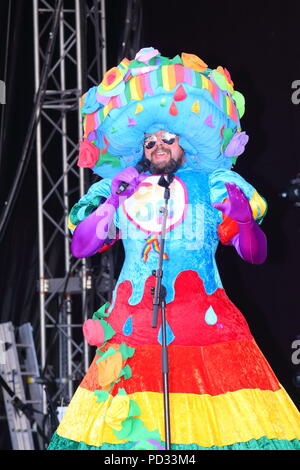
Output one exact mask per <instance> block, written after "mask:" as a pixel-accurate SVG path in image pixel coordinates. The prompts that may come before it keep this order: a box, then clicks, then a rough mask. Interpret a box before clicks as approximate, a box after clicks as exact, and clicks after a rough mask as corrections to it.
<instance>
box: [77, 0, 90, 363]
mask: <svg viewBox="0 0 300 470" xmlns="http://www.w3.org/2000/svg"><path fill="white" fill-rule="evenodd" d="M75 8H76V54H77V89H78V90H79V95H78V136H79V140H81V139H82V117H81V114H80V98H81V95H82V94H83V90H82V37H81V28H80V4H79V0H75ZM79 186H80V196H81V197H82V196H83V195H84V193H85V184H84V169H83V168H80V169H79ZM81 275H82V303H81V305H82V314H83V318H82V320H83V322H84V321H85V320H86V319H87V309H86V305H87V302H86V300H87V262H86V259H82V262H81ZM83 347H84V370H85V372H86V371H87V370H88V368H89V345H88V343H87V341H84V346H83Z"/></svg>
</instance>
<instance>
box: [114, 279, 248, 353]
mask: <svg viewBox="0 0 300 470" xmlns="http://www.w3.org/2000/svg"><path fill="white" fill-rule="evenodd" d="M154 286H155V278H154V276H150V277H149V278H148V279H147V280H146V283H145V289H144V294H143V298H142V300H141V302H140V303H138V304H137V305H129V304H128V300H129V298H130V296H131V293H132V286H131V283H130V281H125V282H123V283H121V284H120V285H119V286H118V289H117V297H116V301H115V307H114V308H113V310H112V312H111V314H110V317H109V323H110V324H111V326H112V327H113V329H114V330H115V331H116V335H115V336H114V338H113V339H114V342H115V343H122V342H126V344H128V345H130V346H134V345H157V344H158V340H157V338H158V332H159V328H160V319H159V322H158V327H157V328H152V327H151V322H152V301H153V297H152V295H151V292H150V288H151V287H154ZM174 288H175V298H174V300H173V301H172V302H170V303H168V304H167V309H166V316H167V322H168V324H169V326H170V328H171V330H172V332H173V334H174V336H175V339H174V340H173V341H172V343H171V344H172V345H189V346H205V345H208V344H214V343H218V342H221V341H233V340H242V339H252V335H251V333H250V331H249V328H248V325H247V322H246V320H245V319H244V317H243V315H242V314H241V313H240V311H239V310H238V309H237V308H236V307H235V306H234V305H233V304H232V302H231V301H230V300H229V299H228V297H227V295H226V293H225V291H224V289H217V290H216V292H214V293H213V294H211V295H208V294H207V293H206V292H205V289H204V285H203V281H202V280H201V279H200V278H199V276H198V274H197V272H195V271H192V270H188V271H183V272H181V273H180V274H179V275H178V276H177V278H176V280H175V285H174ZM209 309H210V310H212V311H213V312H214V314H215V315H216V317H217V321H216V322H215V323H214V324H208V323H207V321H206V313H207V311H208V310H209ZM129 316H131V317H132V333H131V334H130V335H128V336H127V335H124V333H123V326H124V324H125V322H126V320H127V319H128V317H129ZM159 317H160V315H159Z"/></svg>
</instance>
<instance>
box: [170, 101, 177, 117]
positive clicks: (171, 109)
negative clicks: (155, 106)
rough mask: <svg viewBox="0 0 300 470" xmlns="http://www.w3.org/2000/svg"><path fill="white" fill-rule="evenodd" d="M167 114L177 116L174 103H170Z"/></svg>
mask: <svg viewBox="0 0 300 470" xmlns="http://www.w3.org/2000/svg"><path fill="white" fill-rule="evenodd" d="M169 113H170V114H171V116H177V114H178V109H177V106H176V104H175V103H174V101H173V102H172V104H171V106H170V109H169Z"/></svg>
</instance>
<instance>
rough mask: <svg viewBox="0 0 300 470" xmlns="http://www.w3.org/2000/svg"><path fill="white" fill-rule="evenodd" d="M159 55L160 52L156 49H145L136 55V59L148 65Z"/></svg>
mask: <svg viewBox="0 0 300 470" xmlns="http://www.w3.org/2000/svg"><path fill="white" fill-rule="evenodd" d="M158 55H160V52H159V51H158V50H157V49H154V47H143V49H141V50H139V52H137V53H136V55H135V58H134V59H135V60H139V61H140V62H145V64H148V63H149V60H150V59H152V58H153V57H156V56H158Z"/></svg>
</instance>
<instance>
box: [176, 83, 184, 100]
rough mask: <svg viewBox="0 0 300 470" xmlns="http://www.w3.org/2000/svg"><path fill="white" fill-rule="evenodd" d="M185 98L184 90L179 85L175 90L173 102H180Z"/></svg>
mask: <svg viewBox="0 0 300 470" xmlns="http://www.w3.org/2000/svg"><path fill="white" fill-rule="evenodd" d="M186 96H187V95H186V92H185V89H184V88H183V86H182V85H179V87H178V88H177V90H176V91H175V93H174V100H175V101H182V100H185V99H186Z"/></svg>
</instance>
